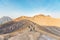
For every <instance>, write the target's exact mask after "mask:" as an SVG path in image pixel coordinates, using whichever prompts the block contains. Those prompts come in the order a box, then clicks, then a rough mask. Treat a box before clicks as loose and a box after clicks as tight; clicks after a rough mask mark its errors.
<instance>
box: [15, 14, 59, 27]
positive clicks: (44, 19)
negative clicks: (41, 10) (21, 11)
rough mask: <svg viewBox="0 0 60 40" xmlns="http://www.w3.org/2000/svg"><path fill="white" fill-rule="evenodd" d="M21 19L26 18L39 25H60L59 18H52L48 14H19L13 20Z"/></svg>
mask: <svg viewBox="0 0 60 40" xmlns="http://www.w3.org/2000/svg"><path fill="white" fill-rule="evenodd" d="M23 19H27V20H30V21H33V22H35V23H37V24H39V25H42V26H43V25H44V26H58V27H60V19H57V18H52V17H51V16H49V15H47V16H46V15H43V14H39V15H35V16H33V17H27V16H21V17H18V18H16V19H15V20H14V21H20V20H23Z"/></svg>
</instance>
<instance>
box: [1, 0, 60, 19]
mask: <svg viewBox="0 0 60 40" xmlns="http://www.w3.org/2000/svg"><path fill="white" fill-rule="evenodd" d="M36 14H44V15H51V16H52V17H56V18H60V0H0V17H2V16H10V17H12V18H16V17H19V16H23V15H25V16H33V15H36Z"/></svg>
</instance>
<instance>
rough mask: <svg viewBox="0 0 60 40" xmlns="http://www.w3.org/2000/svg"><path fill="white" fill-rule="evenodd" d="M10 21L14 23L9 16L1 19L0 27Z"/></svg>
mask: <svg viewBox="0 0 60 40" xmlns="http://www.w3.org/2000/svg"><path fill="white" fill-rule="evenodd" d="M9 21H12V19H11V18H10V17H8V16H3V17H2V18H0V25H1V24H4V23H7V22H9Z"/></svg>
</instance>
